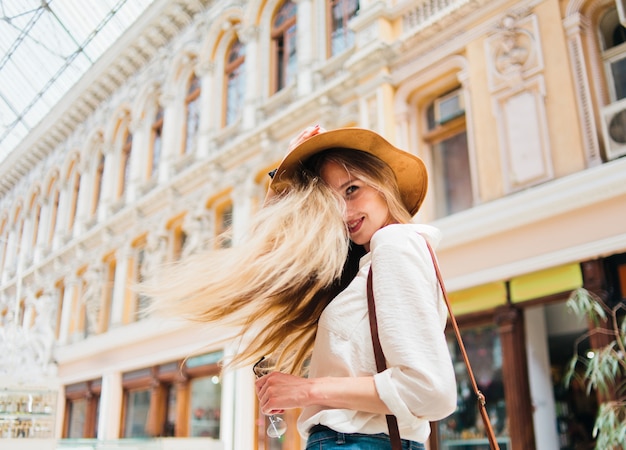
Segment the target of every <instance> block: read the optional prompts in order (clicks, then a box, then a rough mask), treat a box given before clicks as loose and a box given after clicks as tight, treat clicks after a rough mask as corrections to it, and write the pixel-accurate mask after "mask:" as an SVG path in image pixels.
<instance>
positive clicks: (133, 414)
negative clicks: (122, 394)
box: [124, 389, 150, 438]
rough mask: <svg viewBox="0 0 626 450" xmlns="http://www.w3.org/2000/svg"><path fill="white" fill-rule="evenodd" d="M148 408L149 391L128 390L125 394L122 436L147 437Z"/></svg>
mask: <svg viewBox="0 0 626 450" xmlns="http://www.w3.org/2000/svg"><path fill="white" fill-rule="evenodd" d="M149 409H150V391H149V390H148V389H146V390H140V391H129V392H127V394H126V426H125V427H124V437H125V438H133V437H148V434H147V433H146V423H147V422H148V410H149Z"/></svg>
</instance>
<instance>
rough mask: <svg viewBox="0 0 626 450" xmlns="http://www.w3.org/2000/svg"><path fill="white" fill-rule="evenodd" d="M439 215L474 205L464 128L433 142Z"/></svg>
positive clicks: (442, 215)
mask: <svg viewBox="0 0 626 450" xmlns="http://www.w3.org/2000/svg"><path fill="white" fill-rule="evenodd" d="M433 147H434V148H433V163H434V166H435V173H436V175H435V177H434V181H435V184H436V189H435V196H436V197H437V216H438V217H444V216H447V215H450V214H454V213H456V212H459V211H463V210H465V209H467V208H470V207H471V206H472V183H471V174H470V167H469V154H468V151H467V134H466V133H465V131H463V132H462V133H459V134H457V135H455V136H452V137H451V138H448V139H446V140H444V141H441V142H439V143H437V144H435V145H434V146H433Z"/></svg>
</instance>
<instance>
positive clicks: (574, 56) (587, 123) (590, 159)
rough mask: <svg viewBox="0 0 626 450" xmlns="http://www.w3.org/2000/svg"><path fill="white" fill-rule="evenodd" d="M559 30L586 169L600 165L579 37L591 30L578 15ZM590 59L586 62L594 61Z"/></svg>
mask: <svg viewBox="0 0 626 450" xmlns="http://www.w3.org/2000/svg"><path fill="white" fill-rule="evenodd" d="M563 27H564V29H565V33H566V35H567V48H568V51H569V56H570V57H569V61H570V63H571V70H572V71H571V73H572V75H573V80H574V86H575V88H576V92H575V95H576V101H577V102H578V115H579V119H580V125H581V128H582V138H583V143H582V144H583V148H584V150H585V156H586V159H587V165H588V166H589V167H592V166H597V165H599V164H602V157H601V156H600V147H599V142H598V138H597V136H598V134H599V132H598V129H597V125H596V119H595V115H594V110H593V109H594V108H593V105H594V102H593V97H592V95H591V87H590V84H589V75H588V70H587V69H586V65H587V64H586V59H585V52H584V49H583V42H582V37H583V34H584V32H585V30H588V29H590V28H591V25H590V24H589V23H588V21H587V20H586V18H585V17H584V16H583V15H581V14H580V13H575V14H572V15H570V16H567V17H565V18H564V19H563ZM594 56H596V55H591V57H590V60H592V61H593V60H595V58H594ZM591 70H592V71H594V70H595V71H598V69H597V68H596V64H592V67H591Z"/></svg>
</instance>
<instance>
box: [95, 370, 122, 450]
mask: <svg viewBox="0 0 626 450" xmlns="http://www.w3.org/2000/svg"><path fill="white" fill-rule="evenodd" d="M123 398H124V390H123V388H122V374H121V373H120V372H116V371H113V372H107V373H104V374H103V375H102V391H101V393H100V413H99V415H98V436H97V437H98V440H116V439H119V438H120V431H121V430H120V427H121V423H120V422H121V421H120V417H122V405H123Z"/></svg>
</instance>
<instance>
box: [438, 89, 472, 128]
mask: <svg viewBox="0 0 626 450" xmlns="http://www.w3.org/2000/svg"><path fill="white" fill-rule="evenodd" d="M434 106H435V120H436V121H437V123H438V124H439V125H442V124H444V123H446V122H448V121H450V120H452V119H455V118H457V117H459V116H462V115H463V114H465V105H464V103H463V92H462V90H461V89H456V90H455V91H452V92H450V93H449V94H446V95H443V96H441V97H439V98H438V99H436V100H435V104H434Z"/></svg>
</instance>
